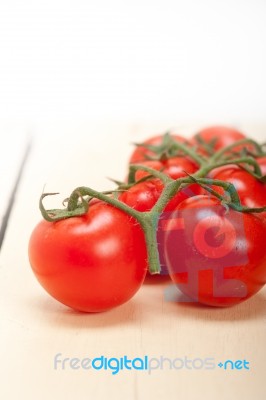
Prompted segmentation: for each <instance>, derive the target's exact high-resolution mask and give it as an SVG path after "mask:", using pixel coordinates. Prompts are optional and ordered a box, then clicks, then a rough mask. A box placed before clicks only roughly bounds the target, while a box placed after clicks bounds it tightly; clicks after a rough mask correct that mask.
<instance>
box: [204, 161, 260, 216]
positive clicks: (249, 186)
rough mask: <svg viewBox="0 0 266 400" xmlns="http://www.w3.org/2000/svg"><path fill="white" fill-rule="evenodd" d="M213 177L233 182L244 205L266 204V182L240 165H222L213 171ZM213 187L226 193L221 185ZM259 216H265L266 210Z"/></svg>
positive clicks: (221, 192)
mask: <svg viewBox="0 0 266 400" xmlns="http://www.w3.org/2000/svg"><path fill="white" fill-rule="evenodd" d="M212 178H214V179H219V180H221V181H226V182H230V183H232V184H233V185H234V186H235V188H236V190H237V193H238V195H239V198H240V201H241V203H242V205H243V206H247V207H251V208H254V207H264V206H266V184H265V183H262V182H260V181H259V180H258V179H256V178H254V177H253V176H252V175H251V174H249V173H248V172H247V171H245V170H243V169H241V168H239V167H238V166H236V165H234V166H229V167H227V168H225V167H222V168H221V169H218V170H217V171H216V173H215V170H214V171H212ZM213 188H214V189H215V190H216V191H217V192H218V193H220V194H224V190H223V189H222V188H221V187H220V186H214V187H213ZM258 216H260V217H263V218H265V217H266V212H263V213H259V214H258Z"/></svg>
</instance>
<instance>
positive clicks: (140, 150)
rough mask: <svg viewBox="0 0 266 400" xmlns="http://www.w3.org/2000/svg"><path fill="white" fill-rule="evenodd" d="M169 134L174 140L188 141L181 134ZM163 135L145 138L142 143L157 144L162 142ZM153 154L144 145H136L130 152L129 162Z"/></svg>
mask: <svg viewBox="0 0 266 400" xmlns="http://www.w3.org/2000/svg"><path fill="white" fill-rule="evenodd" d="M171 136H172V138H173V139H174V140H175V141H176V142H180V143H188V141H187V140H186V139H185V138H183V137H182V136H179V135H175V134H173V135H171ZM163 137H164V135H157V136H153V137H151V138H149V139H147V140H145V141H144V143H145V144H151V145H155V146H158V145H161V144H162V142H163ZM154 155H155V153H154V152H153V151H151V150H148V149H147V148H146V147H143V146H137V147H136V149H135V150H134V151H133V153H132V154H131V156H130V159H129V162H130V163H131V164H133V163H138V162H140V161H143V160H147V156H154Z"/></svg>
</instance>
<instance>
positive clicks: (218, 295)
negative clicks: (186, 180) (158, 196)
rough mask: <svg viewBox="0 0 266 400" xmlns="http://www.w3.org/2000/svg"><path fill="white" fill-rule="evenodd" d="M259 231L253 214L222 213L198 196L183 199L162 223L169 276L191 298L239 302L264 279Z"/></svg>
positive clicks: (262, 228)
mask: <svg viewBox="0 0 266 400" xmlns="http://www.w3.org/2000/svg"><path fill="white" fill-rule="evenodd" d="M265 235H266V225H265V223H264V222H263V220H262V219H260V218H258V217H256V216H255V215H254V214H243V213H240V212H236V211H234V210H232V209H230V210H229V211H228V210H226V209H225V207H223V206H222V205H221V204H220V202H219V201H218V200H217V199H216V198H213V197H208V196H204V195H201V196H196V197H192V198H190V199H187V200H184V201H183V202H182V203H180V205H179V206H178V207H177V209H176V210H175V211H174V212H173V213H172V214H171V216H170V217H169V218H168V220H167V221H166V223H165V235H164V247H163V248H164V259H165V260H166V264H167V267H168V270H169V273H170V277H171V279H172V280H173V282H174V283H175V284H176V285H177V287H178V288H179V289H180V290H181V292H183V293H184V294H185V295H186V296H188V297H189V298H191V299H193V300H194V301H195V302H199V303H202V304H206V305H210V306H230V305H234V304H237V303H240V302H242V301H244V300H246V299H248V298H249V297H251V296H253V295H254V294H255V293H256V292H258V291H259V290H260V289H261V288H262V286H263V285H264V284H265V283H266V251H265Z"/></svg>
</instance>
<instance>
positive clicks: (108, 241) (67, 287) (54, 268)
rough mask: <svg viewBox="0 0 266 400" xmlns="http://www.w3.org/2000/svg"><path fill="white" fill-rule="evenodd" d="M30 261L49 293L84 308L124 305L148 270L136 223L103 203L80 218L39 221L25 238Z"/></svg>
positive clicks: (143, 240)
mask: <svg viewBox="0 0 266 400" xmlns="http://www.w3.org/2000/svg"><path fill="white" fill-rule="evenodd" d="M29 260H30V263H31V266H32V270H33V272H34V274H35V276H36V277H37V279H38V281H39V282H40V284H41V285H42V286H43V287H44V289H45V290H46V291H47V292H48V293H49V294H50V295H51V296H53V297H54V298H55V299H57V300H58V301H59V302H61V303H63V304H65V305H67V306H69V307H71V308H73V309H76V310H79V311H83V312H99V311H105V310H108V309H111V308H113V307H116V306H119V305H121V304H123V303H125V302H126V301H128V300H129V299H130V298H131V297H132V296H133V295H134V294H135V293H136V292H137V291H138V289H139V288H140V287H141V285H142V283H143V281H144V279H145V275H146V272H147V254H146V245H145V239H144V234H143V231H142V229H141V228H140V225H139V224H138V223H137V222H136V221H135V220H134V219H133V218H132V217H129V216H128V215H127V214H125V213H124V212H122V211H120V210H119V209H116V208H114V207H112V206H110V205H108V204H106V203H103V202H96V203H95V204H93V205H92V206H91V207H90V208H89V210H88V213H87V214H85V215H83V216H81V217H73V218H69V219H65V220H61V221H58V222H52V223H51V222H47V221H45V220H43V221H41V222H40V223H39V224H38V225H37V226H36V227H35V229H34V230H33V232H32V235H31V238H30V241H29Z"/></svg>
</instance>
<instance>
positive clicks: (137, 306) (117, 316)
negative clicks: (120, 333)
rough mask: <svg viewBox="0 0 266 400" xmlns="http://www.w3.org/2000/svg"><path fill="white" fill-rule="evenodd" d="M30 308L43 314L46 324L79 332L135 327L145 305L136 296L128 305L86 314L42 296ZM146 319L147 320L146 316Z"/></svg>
mask: <svg viewBox="0 0 266 400" xmlns="http://www.w3.org/2000/svg"><path fill="white" fill-rule="evenodd" d="M30 307H31V308H34V312H35V313H36V312H39V313H41V314H42V319H44V318H45V320H46V321H45V323H46V322H47V323H48V324H49V325H52V326H54V327H64V328H70V329H73V330H77V329H93V328H99V327H102V328H103V329H104V328H107V327H110V326H116V325H119V326H122V325H134V324H135V323H136V321H138V320H140V319H141V318H142V311H143V309H144V304H142V302H141V298H140V296H138V295H135V296H134V298H132V299H131V300H129V301H128V302H127V303H125V304H122V305H121V306H118V307H115V308H113V309H111V310H107V311H103V312H98V313H86V312H81V311H77V310H73V309H72V308H69V307H67V306H65V305H63V304H61V303H59V302H58V301H56V300H54V299H52V298H45V299H44V298H43V297H41V296H40V297H39V298H35V301H34V302H33V303H31V304H30ZM145 318H147V316H146V315H145Z"/></svg>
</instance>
